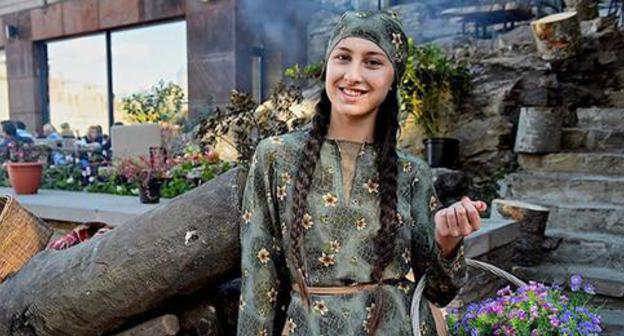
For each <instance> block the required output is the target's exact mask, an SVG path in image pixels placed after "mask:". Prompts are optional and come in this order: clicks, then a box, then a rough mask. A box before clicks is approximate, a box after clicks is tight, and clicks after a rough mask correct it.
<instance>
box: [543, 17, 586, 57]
mask: <svg viewBox="0 0 624 336" xmlns="http://www.w3.org/2000/svg"><path fill="white" fill-rule="evenodd" d="M531 28H532V29H533V38H534V39H535V43H536V45H537V51H538V52H539V53H540V56H541V57H542V59H544V60H546V61H553V60H563V59H566V58H569V57H572V56H574V55H576V52H577V50H578V48H579V44H580V35H581V26H580V23H579V21H578V19H577V14H576V13H575V12H565V13H557V14H553V15H549V16H546V17H543V18H541V19H539V20H536V21H533V22H531Z"/></svg>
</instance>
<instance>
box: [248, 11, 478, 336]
mask: <svg viewBox="0 0 624 336" xmlns="http://www.w3.org/2000/svg"><path fill="white" fill-rule="evenodd" d="M406 49H407V38H406V36H405V34H404V32H403V30H402V28H401V25H400V23H399V21H398V20H397V18H396V16H395V15H392V14H388V13H381V12H380V13H372V12H357V13H351V12H350V13H346V14H344V15H343V16H342V17H341V19H340V21H339V23H338V25H337V26H336V28H335V30H334V32H333V34H332V36H331V38H330V42H329V46H328V49H327V52H326V67H325V71H324V79H325V89H324V91H323V92H322V94H321V100H320V102H319V103H318V105H317V107H316V114H315V116H314V119H313V122H312V128H311V129H310V130H309V131H306V132H295V133H291V134H286V135H283V136H278V137H273V138H270V139H265V140H263V141H261V142H260V144H259V145H258V147H257V149H256V153H255V154H254V157H253V159H252V162H251V167H250V172H249V175H248V179H247V185H246V188H245V192H244V200H243V216H242V217H243V218H242V223H241V244H242V287H241V298H240V311H239V317H238V335H280V333H281V335H325V336H331V335H340V336H347V335H372V334H376V335H393V336H394V335H412V328H411V322H410V316H409V307H410V302H411V296H412V293H413V290H414V288H415V285H416V283H417V282H418V280H419V279H420V278H421V277H422V276H423V275H424V274H427V278H426V279H427V285H426V288H425V297H426V298H427V299H428V300H429V301H430V302H432V303H433V304H435V305H438V306H444V305H446V304H448V303H449V302H450V301H451V300H452V299H453V298H454V297H455V295H456V294H457V292H458V290H459V289H460V288H461V286H462V285H463V284H464V282H465V277H466V272H465V264H464V255H463V248H462V246H463V245H462V241H463V237H465V236H467V235H469V234H470V233H472V232H473V231H475V230H478V229H479V226H480V219H479V211H483V210H485V207H486V206H485V204H484V203H483V202H473V201H471V200H470V199H468V198H467V197H464V198H463V199H462V200H461V201H460V202H457V203H455V204H453V205H452V206H450V207H448V208H445V209H440V205H439V203H438V199H437V197H436V194H435V191H434V188H433V181H432V174H431V169H430V167H429V166H428V165H427V164H426V162H424V161H423V160H422V159H419V158H417V157H414V156H411V155H408V154H405V153H402V152H400V151H398V150H397V149H396V143H397V130H398V129H399V122H398V101H397V82H398V79H399V78H401V75H402V74H403V71H404V68H405V61H406V58H407V50H406ZM423 315H424V318H421V320H422V323H421V326H420V329H421V330H420V331H421V332H422V333H423V335H435V326H434V322H433V319H432V315H431V312H430V309H429V306H428V305H426V304H423V306H422V307H421V316H423Z"/></svg>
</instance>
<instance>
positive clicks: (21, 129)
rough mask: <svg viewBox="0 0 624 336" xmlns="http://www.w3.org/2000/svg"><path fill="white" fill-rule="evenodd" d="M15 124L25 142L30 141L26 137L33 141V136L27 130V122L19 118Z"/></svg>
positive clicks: (18, 133)
mask: <svg viewBox="0 0 624 336" xmlns="http://www.w3.org/2000/svg"><path fill="white" fill-rule="evenodd" d="M15 126H17V135H19V136H20V137H21V138H23V139H24V140H25V141H24V142H28V141H26V139H30V142H33V136H32V134H30V132H28V130H26V124H24V123H23V122H22V121H19V120H18V121H16V122H15Z"/></svg>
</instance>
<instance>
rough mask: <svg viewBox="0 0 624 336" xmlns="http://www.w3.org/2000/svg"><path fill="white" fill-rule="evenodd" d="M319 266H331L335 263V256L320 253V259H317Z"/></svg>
mask: <svg viewBox="0 0 624 336" xmlns="http://www.w3.org/2000/svg"><path fill="white" fill-rule="evenodd" d="M318 260H319V261H320V262H321V264H322V265H323V266H325V267H329V266H333V265H334V264H335V263H336V256H335V255H333V254H326V253H325V252H322V254H321V257H320V258H318Z"/></svg>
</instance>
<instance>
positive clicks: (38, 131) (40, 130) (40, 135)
mask: <svg viewBox="0 0 624 336" xmlns="http://www.w3.org/2000/svg"><path fill="white" fill-rule="evenodd" d="M35 138H36V139H45V138H46V136H45V134H43V127H42V126H37V128H36V129H35Z"/></svg>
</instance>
